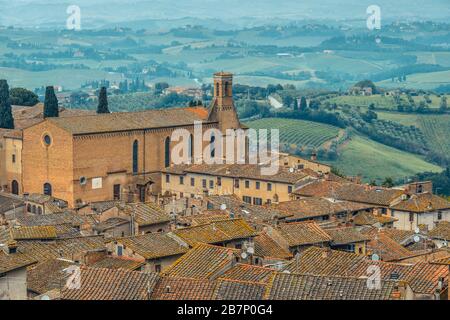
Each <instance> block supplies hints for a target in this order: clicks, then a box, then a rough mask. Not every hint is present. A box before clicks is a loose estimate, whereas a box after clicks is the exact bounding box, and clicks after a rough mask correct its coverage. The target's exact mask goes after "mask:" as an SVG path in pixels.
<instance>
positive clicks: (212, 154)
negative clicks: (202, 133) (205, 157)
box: [209, 134, 216, 158]
mask: <svg viewBox="0 0 450 320" xmlns="http://www.w3.org/2000/svg"><path fill="white" fill-rule="evenodd" d="M215 141H216V137H215V136H214V134H211V138H210V140H209V145H210V151H211V158H214V157H215V156H216V146H215V145H214V142H215Z"/></svg>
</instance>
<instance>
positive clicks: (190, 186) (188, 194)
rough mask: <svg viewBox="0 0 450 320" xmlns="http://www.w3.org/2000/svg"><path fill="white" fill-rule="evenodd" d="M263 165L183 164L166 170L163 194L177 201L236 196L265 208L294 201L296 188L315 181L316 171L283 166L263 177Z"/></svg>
mask: <svg viewBox="0 0 450 320" xmlns="http://www.w3.org/2000/svg"><path fill="white" fill-rule="evenodd" d="M261 168H262V166H260V165H256V164H255V165H254V164H223V165H207V164H201V165H179V166H172V167H170V168H166V169H164V170H163V174H162V181H161V186H162V187H161V188H162V193H163V194H167V195H170V194H171V195H174V196H175V197H176V198H183V197H185V198H193V197H202V196H208V195H232V194H234V195H236V196H238V197H239V198H240V199H242V200H243V201H244V202H246V203H251V204H255V205H263V204H270V203H278V202H284V201H289V200H290V194H291V192H292V191H293V190H294V189H295V186H296V185H298V184H301V183H302V182H305V181H307V180H308V179H311V178H312V177H311V175H310V174H312V172H309V171H308V172H306V171H303V170H294V169H292V168H285V167H279V170H278V173H276V174H274V175H262V174H261Z"/></svg>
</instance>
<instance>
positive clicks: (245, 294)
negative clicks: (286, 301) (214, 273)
mask: <svg viewBox="0 0 450 320" xmlns="http://www.w3.org/2000/svg"><path fill="white" fill-rule="evenodd" d="M265 290H266V284H265V283H258V282H249V281H241V280H230V279H219V280H217V287H216V291H215V294H214V296H215V299H217V300H262V299H263V297H264V292H265Z"/></svg>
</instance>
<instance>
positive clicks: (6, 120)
mask: <svg viewBox="0 0 450 320" xmlns="http://www.w3.org/2000/svg"><path fill="white" fill-rule="evenodd" d="M0 128H5V129H14V119H13V116H12V110H11V100H10V98H9V86H8V82H7V81H6V80H0Z"/></svg>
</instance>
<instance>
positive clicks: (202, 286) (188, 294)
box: [151, 277, 216, 300]
mask: <svg viewBox="0 0 450 320" xmlns="http://www.w3.org/2000/svg"><path fill="white" fill-rule="evenodd" d="M215 286H216V283H215V282H213V281H209V280H206V279H192V278H179V277H161V279H160V280H159V282H158V284H157V285H156V287H155V289H154V290H153V292H152V296H151V299H152V300H212V299H213V296H214V289H215Z"/></svg>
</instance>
